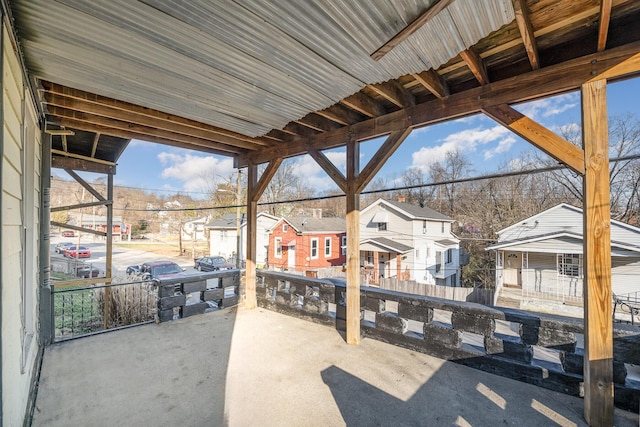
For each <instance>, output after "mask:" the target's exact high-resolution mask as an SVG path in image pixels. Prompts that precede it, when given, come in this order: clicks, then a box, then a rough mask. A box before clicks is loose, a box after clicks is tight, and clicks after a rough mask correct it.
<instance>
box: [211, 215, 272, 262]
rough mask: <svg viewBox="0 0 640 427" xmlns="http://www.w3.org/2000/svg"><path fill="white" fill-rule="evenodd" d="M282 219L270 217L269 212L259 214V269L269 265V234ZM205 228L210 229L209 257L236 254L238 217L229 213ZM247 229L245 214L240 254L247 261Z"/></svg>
mask: <svg viewBox="0 0 640 427" xmlns="http://www.w3.org/2000/svg"><path fill="white" fill-rule="evenodd" d="M279 220H280V218H278V217H275V216H273V215H269V214H268V213H267V212H259V213H258V215H257V227H256V236H257V237H256V264H257V267H258V268H261V267H263V266H264V265H265V264H266V263H267V251H268V249H269V233H268V230H269V229H271V227H273V226H274V225H275V223H276V222H278V221H279ZM205 228H207V229H209V255H221V256H223V257H225V258H229V257H231V256H233V254H235V253H236V251H237V247H238V240H237V236H238V234H237V215H236V214H235V213H229V214H225V215H223V216H221V217H220V218H216V219H214V220H212V221H211V222H209V223H208V224H207V225H206V226H205ZM246 229H247V223H246V221H245V220H244V214H243V215H242V216H241V224H240V253H241V254H242V259H246V248H245V245H246V240H247V239H246Z"/></svg>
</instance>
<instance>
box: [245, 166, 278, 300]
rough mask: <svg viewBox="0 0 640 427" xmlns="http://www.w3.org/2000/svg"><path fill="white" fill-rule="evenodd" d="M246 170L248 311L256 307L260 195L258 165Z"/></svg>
mask: <svg viewBox="0 0 640 427" xmlns="http://www.w3.org/2000/svg"><path fill="white" fill-rule="evenodd" d="M247 169H248V170H247V225H246V227H247V228H246V230H247V260H246V265H245V268H246V270H245V300H244V306H245V308H246V309H248V310H253V309H254V308H256V307H257V305H258V299H257V296H256V257H257V255H258V252H257V238H258V234H257V229H258V200H259V199H260V194H257V185H258V165H256V164H253V165H249V166H248V168H247ZM276 169H277V168H276ZM263 175H264V174H263Z"/></svg>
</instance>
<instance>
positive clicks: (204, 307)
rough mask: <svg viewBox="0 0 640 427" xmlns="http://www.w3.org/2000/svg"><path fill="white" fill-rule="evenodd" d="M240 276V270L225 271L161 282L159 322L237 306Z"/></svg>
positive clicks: (159, 282)
mask: <svg viewBox="0 0 640 427" xmlns="http://www.w3.org/2000/svg"><path fill="white" fill-rule="evenodd" d="M240 275H241V271H240V270H225V271H215V272H211V273H199V274H194V275H190V276H180V277H175V278H167V279H161V280H158V281H157V284H158V319H159V321H160V322H166V321H168V320H174V319H179V318H183V317H189V316H193V315H196V314H202V313H205V312H207V311H210V310H216V309H220V308H226V307H231V306H233V305H237V304H238V300H239V293H240Z"/></svg>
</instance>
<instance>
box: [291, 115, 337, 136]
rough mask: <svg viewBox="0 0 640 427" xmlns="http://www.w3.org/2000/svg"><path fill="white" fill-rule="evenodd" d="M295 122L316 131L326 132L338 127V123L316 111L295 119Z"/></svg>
mask: <svg viewBox="0 0 640 427" xmlns="http://www.w3.org/2000/svg"><path fill="white" fill-rule="evenodd" d="M295 122H296V123H298V124H299V125H302V126H306V127H308V128H309V129H312V130H314V131H316V132H327V131H330V130H335V129H338V128H339V127H340V125H339V124H338V123H336V122H334V121H332V120H329V119H327V118H326V117H324V116H322V115H320V114H316V113H310V114H307V115H306V116H304V117H303V118H302V119H300V120H296V121H295Z"/></svg>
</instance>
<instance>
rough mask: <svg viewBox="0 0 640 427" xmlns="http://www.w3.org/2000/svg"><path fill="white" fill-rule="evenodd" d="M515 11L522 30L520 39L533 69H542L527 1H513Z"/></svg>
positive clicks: (519, 27)
mask: <svg viewBox="0 0 640 427" xmlns="http://www.w3.org/2000/svg"><path fill="white" fill-rule="evenodd" d="M513 10H514V12H515V15H516V23H517V24H518V29H519V30H520V37H522V42H523V43H524V49H525V50H526V51H527V56H528V57H529V62H530V63H531V68H532V69H534V70H537V69H538V68H540V59H539V57H538V44H537V43H536V36H535V35H534V33H533V27H532V26H531V20H530V19H529V12H528V10H527V2H526V0H513Z"/></svg>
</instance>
